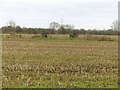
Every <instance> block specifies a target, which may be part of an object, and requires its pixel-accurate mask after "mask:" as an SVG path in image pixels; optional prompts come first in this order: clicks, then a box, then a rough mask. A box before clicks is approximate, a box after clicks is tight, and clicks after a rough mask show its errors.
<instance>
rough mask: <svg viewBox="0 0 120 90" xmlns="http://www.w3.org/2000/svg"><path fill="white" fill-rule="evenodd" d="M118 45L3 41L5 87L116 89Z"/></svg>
mask: <svg viewBox="0 0 120 90" xmlns="http://www.w3.org/2000/svg"><path fill="white" fill-rule="evenodd" d="M117 60H118V46H117V41H94V40H93V41H90V40H79V39H77V40H71V39H69V40H67V39H64V40H59V39H58V40H57V39H54V40H52V39H39V38H38V39H31V40H30V39H29V40H7V39H5V40H3V87H14V88H17V87H19V88H27V87H34V88H37V87H40V88H66V87H67V88H88V87H92V88H93V87H97V88H99V87H110V88H114V87H117V79H118V64H117V63H118V62H117Z"/></svg>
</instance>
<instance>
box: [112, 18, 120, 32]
mask: <svg viewBox="0 0 120 90" xmlns="http://www.w3.org/2000/svg"><path fill="white" fill-rule="evenodd" d="M118 27H120V22H118V21H117V20H115V21H113V22H112V25H111V28H112V30H114V31H117V30H118Z"/></svg>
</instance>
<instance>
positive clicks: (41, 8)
mask: <svg viewBox="0 0 120 90" xmlns="http://www.w3.org/2000/svg"><path fill="white" fill-rule="evenodd" d="M117 8H118V0H0V26H3V25H6V22H7V21H9V20H13V21H15V22H16V24H17V25H20V26H22V27H23V26H24V27H41V28H47V27H49V24H50V22H52V21H55V22H58V23H61V19H63V23H64V24H72V25H74V26H75V28H78V29H80V28H85V29H93V28H95V29H105V28H106V29H107V28H110V25H111V23H112V21H114V20H117V17H118V10H117Z"/></svg>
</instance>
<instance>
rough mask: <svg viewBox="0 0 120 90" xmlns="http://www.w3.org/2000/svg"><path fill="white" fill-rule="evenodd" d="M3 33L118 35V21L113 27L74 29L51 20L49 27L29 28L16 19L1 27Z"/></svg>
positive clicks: (71, 26)
mask: <svg viewBox="0 0 120 90" xmlns="http://www.w3.org/2000/svg"><path fill="white" fill-rule="evenodd" d="M1 30H2V33H3V34H71V35H72V34H92V35H118V22H116V21H114V22H113V23H112V25H111V29H107V30H96V29H93V30H91V29H89V30H85V29H74V26H73V25H65V24H62V25H60V24H59V23H57V22H51V23H50V25H49V28H27V27H20V26H17V25H16V24H15V22H14V21H9V22H8V23H7V25H6V26H3V27H1Z"/></svg>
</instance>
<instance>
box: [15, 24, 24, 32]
mask: <svg viewBox="0 0 120 90" xmlns="http://www.w3.org/2000/svg"><path fill="white" fill-rule="evenodd" d="M15 31H16V33H23V29H22V28H21V27H20V26H16V29H15Z"/></svg>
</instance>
